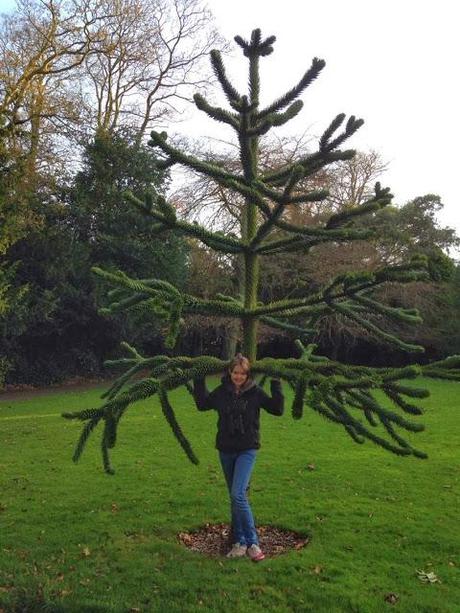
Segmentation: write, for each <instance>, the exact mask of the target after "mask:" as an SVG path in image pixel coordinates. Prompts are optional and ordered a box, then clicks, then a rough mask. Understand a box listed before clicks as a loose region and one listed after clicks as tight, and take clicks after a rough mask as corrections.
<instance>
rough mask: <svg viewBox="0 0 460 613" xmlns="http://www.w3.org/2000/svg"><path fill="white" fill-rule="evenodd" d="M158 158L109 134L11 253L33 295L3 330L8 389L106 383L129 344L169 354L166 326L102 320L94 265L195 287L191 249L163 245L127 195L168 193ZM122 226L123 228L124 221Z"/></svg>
mask: <svg viewBox="0 0 460 613" xmlns="http://www.w3.org/2000/svg"><path fill="white" fill-rule="evenodd" d="M154 162H155V159H154V155H153V152H152V151H151V150H150V149H147V148H146V147H144V146H138V145H137V144H135V143H134V142H133V139H131V141H130V140H129V138H128V137H127V135H113V136H109V135H107V134H104V135H102V136H101V137H98V138H96V140H95V141H94V142H91V143H89V144H88V146H87V148H86V152H85V156H84V160H83V168H82V170H81V171H80V173H79V174H78V175H77V176H76V178H75V180H74V181H73V184H72V185H71V186H68V187H67V188H66V189H64V188H63V190H62V192H61V194H60V198H57V197H56V196H54V197H53V198H51V199H50V200H49V202H47V203H46V206H45V207H43V202H42V201H40V207H43V210H44V216H45V218H44V221H43V225H44V228H46V231H43V230H42V229H41V228H38V229H36V230H35V231H30V232H29V233H28V234H27V236H25V237H24V238H22V239H21V240H18V241H17V242H16V243H15V244H14V245H13V246H11V247H10V249H9V251H8V253H7V256H6V258H5V259H6V262H10V263H11V265H13V263H14V262H18V263H19V264H18V265H17V267H16V274H15V279H14V283H13V284H12V286H13V287H14V288H20V287H27V290H28V291H27V294H26V295H24V296H23V298H22V302H21V305H20V308H15V309H14V310H11V311H10V312H9V313H7V314H6V316H5V318H4V320H3V321H2V322H0V338H1V344H2V347H3V349H4V351H5V355H6V356H7V358H8V362H9V363H10V365H11V368H10V372H9V373H8V377H7V381H14V382H16V383H29V384H30V383H32V384H42V385H43V384H48V383H52V382H55V381H59V380H62V379H63V378H65V377H70V376H75V375H79V376H81V375H84V376H94V375H100V374H101V372H102V361H103V359H105V358H106V357H107V356H108V355H109V354H110V353H111V354H113V353H114V352H115V351H116V348H117V347H118V346H119V344H120V341H121V340H124V339H125V340H128V341H129V342H135V343H137V344H138V346H139V347H140V348H142V349H143V350H144V349H145V350H148V351H158V350H161V349H162V347H163V345H162V342H161V330H160V328H159V326H158V323H157V320H156V319H155V318H153V317H150V318H147V319H146V318H145V315H144V316H143V319H142V323H140V314H138V313H131V315H130V317H129V318H128V319H126V318H123V319H121V318H119V320H112V321H108V320H107V319H105V318H103V317H101V315H99V314H98V310H97V303H98V302H99V300H100V297H101V293H102V292H101V287H100V283H98V280H97V279H96V278H95V277H94V276H93V275H91V272H90V269H91V266H94V265H103V266H105V267H107V268H109V269H113V270H115V269H117V268H118V267H119V266H120V265H123V266H124V267H126V269H127V270H129V272H130V273H131V274H136V275H138V276H140V277H142V276H150V275H151V274H152V273H153V271H155V273H156V274H157V275H159V276H163V277H166V278H168V279H171V280H174V281H173V282H174V283H175V284H176V285H177V286H178V287H182V286H183V285H184V283H185V270H186V258H187V249H186V245H185V244H184V241H183V240H182V239H181V238H180V237H177V236H173V235H171V234H170V233H168V232H166V233H163V234H162V236H161V238H160V237H158V235H157V233H156V231H155V228H154V227H153V226H152V224H151V223H150V222H149V220H148V219H146V217H145V216H142V215H141V214H140V213H139V212H138V211H136V210H134V209H133V208H131V207H127V206H126V204H125V203H124V201H123V200H122V198H121V196H120V191H121V190H122V189H124V188H126V187H129V188H130V189H131V190H132V191H133V193H136V194H138V195H141V194H143V193H144V191H145V190H146V189H147V188H148V189H152V188H155V189H158V190H161V189H162V183H163V181H164V178H163V173H160V172H158V171H157V169H156V167H155V164H154ZM115 219H116V220H117V221H116V223H115Z"/></svg>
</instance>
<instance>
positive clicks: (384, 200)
mask: <svg viewBox="0 0 460 613" xmlns="http://www.w3.org/2000/svg"><path fill="white" fill-rule="evenodd" d="M235 41H236V42H237V44H238V45H239V46H240V47H241V48H242V50H243V53H244V55H245V56H246V57H247V58H248V61H249V95H245V94H240V93H239V92H238V90H237V89H235V87H234V86H233V84H232V83H231V82H230V80H229V79H228V77H227V75H226V72H225V67H224V64H223V61H222V57H221V55H220V53H219V52H218V51H212V52H211V63H212V67H213V69H214V72H215V74H216V76H217V78H218V81H219V83H220V85H221V87H222V89H223V91H224V93H225V96H226V98H227V100H228V102H229V104H230V107H231V109H232V110H231V111H228V110H226V109H224V108H220V107H215V106H212V105H211V104H209V103H208V102H207V101H206V100H205V99H204V98H203V97H202V96H200V95H196V96H195V103H196V105H197V107H198V108H199V109H200V110H201V111H203V112H204V113H206V114H207V115H208V116H209V117H210V118H211V119H214V120H216V121H219V122H223V123H226V124H228V125H230V126H231V127H232V128H233V129H234V130H235V132H236V134H237V137H238V142H239V147H240V162H241V167H242V174H236V173H233V172H229V171H227V170H225V169H224V168H223V167H222V166H220V165H219V164H217V163H212V162H209V161H203V160H200V159H198V158H197V157H195V156H192V155H188V154H186V153H184V152H182V151H180V150H179V149H178V148H176V147H174V146H173V145H171V144H170V143H168V142H167V135H166V134H165V133H158V132H152V134H151V141H150V143H149V144H150V145H151V146H153V147H155V148H157V149H160V150H161V151H162V153H163V155H164V156H165V158H164V159H162V160H159V161H158V167H159V168H163V169H165V168H169V167H171V166H172V165H173V164H182V165H184V166H186V167H188V168H191V169H193V170H194V171H196V172H198V173H201V174H203V175H205V176H206V177H209V178H210V179H212V180H213V181H215V182H216V183H218V184H219V185H221V186H223V187H225V188H227V189H231V190H233V191H235V192H237V193H238V194H240V195H242V196H243V197H244V200H245V206H244V209H243V212H242V216H241V220H240V221H241V228H240V230H241V237H240V238H236V237H234V236H228V235H225V234H223V233H219V232H211V231H209V230H207V229H206V228H204V227H202V226H201V225H199V224H190V223H188V222H186V221H185V220H181V219H178V217H177V215H176V211H175V209H174V207H173V206H172V205H171V204H169V203H168V202H167V201H166V199H165V198H164V197H163V196H161V195H158V194H146V195H145V197H144V199H143V200H142V199H140V198H138V197H136V196H134V195H132V194H127V199H128V201H129V202H130V203H132V204H133V205H134V206H136V207H137V208H138V209H139V210H140V211H141V212H142V213H143V214H146V215H149V216H150V217H151V218H152V223H153V224H154V225H153V227H154V229H155V230H156V231H158V232H161V231H163V230H170V231H172V232H177V233H180V234H182V235H185V236H189V237H194V238H197V239H198V240H200V241H201V242H203V243H204V244H206V245H208V246H209V247H210V248H212V249H214V250H217V251H220V252H223V253H226V254H237V255H238V257H241V258H242V259H243V260H244V267H243V271H244V272H243V280H242V286H243V287H242V289H243V295H242V296H241V299H240V300H237V299H235V298H233V297H231V296H222V295H216V296H215V297H214V298H213V299H211V300H203V299H200V298H196V297H194V296H192V295H189V294H185V293H182V292H180V291H179V290H178V289H177V288H175V287H174V286H172V285H171V284H170V283H168V282H167V281H161V280H158V279H131V278H129V277H128V276H127V275H125V274H124V273H122V272H116V273H114V272H107V271H103V270H101V269H99V268H96V269H94V272H95V273H96V274H98V275H100V276H101V277H103V278H104V279H105V280H106V281H107V282H108V283H109V284H111V285H112V286H114V288H113V289H112V290H111V291H110V292H109V300H110V303H109V305H108V306H107V307H106V308H105V309H104V310H103V312H105V313H106V314H111V313H114V312H121V311H127V310H130V309H137V310H145V311H148V312H150V313H152V312H153V313H154V314H155V315H156V317H158V319H159V320H160V321H162V322H164V323H165V325H166V327H167V337H166V345H167V346H169V347H171V348H172V347H173V346H174V345H175V342H176V340H177V337H178V334H179V332H180V327H181V325H182V323H183V320H182V316H183V314H185V313H201V314H212V315H224V316H227V317H235V318H239V319H240V320H241V321H242V324H243V331H244V339H243V347H244V352H245V353H246V355H248V357H249V358H250V359H251V361H252V363H253V371H254V373H260V374H262V375H263V376H264V377H265V376H273V377H279V378H281V379H282V380H283V381H284V382H285V383H286V384H288V385H289V386H290V387H291V388H292V389H293V391H294V398H293V404H292V415H293V417H294V418H295V419H299V418H301V417H302V415H303V414H304V412H305V409H310V410H312V411H314V412H317V413H318V414H320V415H321V416H323V417H324V418H325V419H327V420H329V421H331V422H333V423H335V424H338V425H340V426H342V427H343V429H344V431H345V432H346V433H347V434H348V435H349V436H350V437H351V438H352V439H353V440H354V441H355V442H357V443H363V442H364V441H365V440H370V441H372V442H374V443H375V444H377V445H379V446H381V447H384V448H386V449H388V450H389V451H391V452H393V453H396V454H398V455H413V456H416V457H425V454H424V453H423V452H421V451H419V450H417V449H416V448H415V447H413V446H412V443H411V442H410V441H409V440H407V439H406V435H405V432H406V431H407V432H409V433H415V432H419V431H421V430H422V429H423V426H422V425H421V424H420V423H418V422H415V421H412V420H410V419H408V418H406V414H407V415H409V416H417V415H419V414H421V413H422V408H421V407H419V406H417V405H416V404H413V400H412V399H414V398H415V399H417V398H424V397H426V396H427V394H428V392H427V391H426V390H422V389H417V388H415V387H412V386H410V385H407V384H405V383H404V379H414V378H416V377H417V376H419V375H420V374H423V375H425V376H427V377H434V378H439V379H453V380H460V356H453V357H450V358H447V359H446V360H442V361H440V362H435V363H433V364H430V365H427V366H421V367H420V366H409V367H405V368H399V369H398V368H384V369H373V368H368V367H364V366H345V365H343V364H340V363H338V362H335V361H333V360H329V359H327V358H325V357H323V356H317V355H315V352H314V351H315V346H314V345H312V344H310V345H307V346H304V345H303V344H302V342H301V341H300V340H298V341H297V347H298V350H299V357H297V358H289V359H274V358H265V359H263V360H257V359H256V349H257V329H258V323H259V322H263V323H264V324H265V325H269V326H271V327H274V328H278V329H283V330H284V331H288V332H289V333H291V334H295V335H296V336H297V337H300V338H302V339H304V338H311V337H312V336H313V334H314V332H315V330H314V328H313V327H311V324H314V323H315V322H316V320H317V319H318V317H319V316H320V315H322V314H324V313H334V312H335V313H338V314H340V315H341V316H343V317H347V318H349V319H352V320H353V321H354V322H355V323H357V324H358V325H360V326H361V327H363V328H365V329H367V330H368V331H369V332H370V333H372V334H373V335H375V336H377V337H378V338H380V339H381V340H382V341H384V342H386V343H390V344H392V345H396V346H398V347H399V348H402V349H405V350H407V351H416V350H419V349H420V348H419V347H417V346H414V345H411V344H409V343H404V342H403V341H401V340H400V339H398V338H397V337H396V336H394V335H392V334H389V333H388V332H386V331H385V330H384V328H383V326H382V322H383V321H386V320H393V321H396V322H400V323H406V324H414V323H417V322H418V321H420V318H419V315H418V313H417V312H416V310H414V309H402V308H401V309H396V308H393V307H389V306H388V305H385V304H383V303H382V302H381V301H380V300H379V298H378V297H377V296H376V295H375V293H374V292H375V290H376V289H378V288H379V287H380V286H381V285H382V284H384V283H388V282H400V283H409V282H411V281H417V280H422V279H426V276H427V273H426V262H425V261H424V260H423V259H420V258H419V259H413V260H412V261H411V262H409V263H407V264H401V265H399V266H392V267H384V268H382V269H380V270H377V271H375V272H372V273H347V274H343V275H339V276H337V277H336V278H334V279H332V280H331V281H330V282H329V283H327V284H326V285H325V286H324V287H322V288H320V289H319V290H316V291H315V292H314V293H311V294H309V295H305V296H301V297H298V298H295V299H285V300H280V301H275V302H271V303H269V304H262V303H260V302H259V300H258V296H259V260H260V257H262V256H264V255H267V254H273V253H278V252H286V251H292V250H303V251H307V250H308V249H309V248H311V247H312V246H313V245H316V244H318V243H321V242H327V241H329V242H330V241H333V242H335V243H339V242H343V241H352V240H362V239H364V238H367V237H368V236H369V231H367V230H361V229H356V228H353V227H352V224H353V222H354V221H355V220H356V219H358V218H359V217H361V216H363V215H368V214H370V213H372V212H374V211H377V210H379V209H381V208H382V207H385V206H387V205H388V204H389V203H390V202H391V198H392V195H391V194H390V192H389V189H388V188H385V189H382V187H381V186H380V184H378V183H377V184H376V187H375V195H374V196H373V197H372V198H371V199H370V200H368V201H367V202H365V203H364V204H362V205H355V206H351V207H349V208H347V209H346V210H343V211H340V212H339V213H336V214H333V215H331V216H330V218H329V219H328V220H326V221H325V222H324V223H323V226H322V227H319V228H311V227H302V226H297V225H295V224H292V223H290V222H289V221H287V220H286V219H283V216H284V215H285V213H286V211H287V210H288V208H289V207H292V206H296V205H299V204H301V203H305V202H315V201H321V200H323V199H324V198H326V197H327V192H326V191H324V190H318V191H311V192H306V193H299V190H298V185H299V184H300V181H301V180H303V179H305V178H309V177H312V176H314V175H315V174H316V173H317V172H318V171H319V170H321V169H323V168H325V167H327V166H328V165H329V164H332V163H335V162H339V161H343V160H349V159H351V158H352V157H353V155H354V151H353V150H343V151H342V150H339V149H338V148H339V147H340V146H342V144H343V143H344V142H345V141H346V140H347V139H348V138H350V137H351V136H352V135H353V134H354V133H355V132H356V130H358V129H359V128H360V126H361V125H362V123H363V121H362V119H357V118H356V117H355V116H353V115H352V116H350V117H349V118H348V120H347V121H346V122H345V115H344V114H342V113H341V114H339V115H337V116H336V117H335V118H334V119H333V120H332V122H331V123H330V125H329V126H328V127H327V128H326V130H325V131H324V133H323V135H322V136H321V138H320V139H319V143H318V150H317V151H315V152H314V153H312V154H310V155H307V156H304V157H302V158H300V159H298V160H296V161H294V162H293V163H292V164H287V165H285V166H283V167H282V168H279V169H275V170H272V171H270V172H266V173H262V172H260V170H259V167H258V150H259V138H260V136H261V135H262V134H265V133H267V132H268V131H269V130H270V129H271V128H274V127H278V126H281V125H283V124H284V123H286V122H287V121H289V120H290V119H292V118H293V117H294V116H295V115H297V114H298V113H299V112H300V110H301V108H302V102H301V101H300V100H298V97H299V96H300V94H301V93H302V92H303V91H304V90H305V89H306V88H307V87H308V86H309V85H311V83H313V82H314V80H315V79H316V78H317V76H318V75H319V73H320V72H321V70H322V69H323V68H324V65H325V64H324V61H323V60H319V59H317V58H314V60H313V62H312V65H311V67H310V68H309V69H308V70H307V72H306V73H305V74H304V76H303V77H302V78H301V79H300V81H299V82H298V83H297V84H296V85H295V86H294V87H293V88H292V89H290V90H289V91H288V92H287V93H286V94H284V95H283V96H281V97H280V98H279V99H277V100H275V101H274V102H273V103H271V104H269V105H268V106H267V107H265V108H264V109H262V110H260V109H259V96H260V77H259V63H260V59H261V58H262V57H265V56H268V55H270V54H271V53H272V51H273V47H272V45H273V43H274V42H275V37H274V36H271V37H268V38H266V39H263V38H262V35H261V32H260V30H254V31H253V32H252V35H251V38H250V40H249V41H246V40H244V39H243V38H241V37H240V36H237V37H236V38H235ZM343 125H344V127H343V128H342V126H343ZM340 130H342V131H340ZM261 217H262V219H263V221H262V222H260V218H261ZM280 230H281V231H282V232H284V233H287V236H286V234H284V235H283V234H281V236H280ZM274 232H277V234H276V237H275V238H273V237H271V235H272V234H273V233H274ZM293 317H296V318H299V322H300V323H297V322H296V323H291V322H290V321H289V320H290V319H291V318H293ZM124 349H125V351H126V352H127V354H128V355H127V357H125V358H122V359H119V360H112V361H111V362H110V363H107V365H110V366H116V367H118V368H123V369H124V372H123V373H122V374H121V375H120V376H119V377H118V379H117V380H116V381H115V382H114V383H113V384H112V386H111V387H110V389H108V390H107V392H106V393H105V394H104V395H103V399H104V404H103V405H102V406H101V407H99V408H90V409H87V410H84V411H79V412H75V413H65V414H64V416H65V417H66V418H68V419H74V420H79V421H84V422H86V423H85V426H84V428H83V431H82V432H81V435H80V438H79V440H78V443H77V446H76V449H75V453H74V460H75V461H77V460H78V459H79V458H80V456H81V453H82V451H83V449H84V447H85V444H86V442H87V440H88V438H89V436H90V435H91V433H92V432H93V431H94V430H95V428H96V427H97V426H98V424H99V423H100V422H103V432H102V439H101V453H102V459H103V465H104V468H105V470H106V471H107V472H108V473H110V474H112V473H113V468H112V466H111V463H110V455H109V454H110V450H111V449H112V448H113V447H114V446H115V444H116V440H117V430H118V426H119V423H120V421H121V419H122V417H123V415H124V414H125V413H126V411H127V410H128V408H129V407H130V406H131V405H132V404H133V403H135V402H138V401H143V400H147V399H150V398H152V397H154V396H155V395H156V394H157V395H158V397H159V402H160V406H161V410H162V412H163V415H164V417H165V419H166V420H167V422H168V424H169V426H170V428H171V430H172V432H173V434H174V436H175V437H176V439H177V441H178V443H179V445H180V446H181V447H182V449H183V451H184V452H185V454H186V455H187V457H188V458H189V459H190V460H191V461H192V462H195V463H196V462H197V459H196V456H195V455H194V452H193V450H192V448H191V445H190V443H189V441H188V440H187V438H186V436H185V434H184V433H183V431H182V429H181V427H180V425H179V423H178V420H177V417H176V415H175V413H174V410H173V407H172V406H171V403H170V399H169V395H168V394H169V392H170V391H171V390H173V389H176V388H177V387H180V386H185V387H186V388H187V389H189V387H190V382H191V381H193V380H194V379H196V378H203V377H206V376H210V375H215V374H217V373H219V372H222V370H224V369H225V368H227V366H228V363H226V362H224V361H222V360H218V359H216V358H213V357H210V356H201V357H197V358H190V357H186V356H179V357H171V356H166V355H161V356H155V357H144V356H142V355H141V354H139V352H137V351H136V349H135V348H134V347H131V346H130V345H128V344H124ZM143 372H147V373H148V374H147V376H146V377H145V378H143V379H142V380H140V381H136V377H138V376H139V374H140V373H143ZM152 408H153V405H152Z"/></svg>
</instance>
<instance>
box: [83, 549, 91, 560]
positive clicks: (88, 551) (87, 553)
mask: <svg viewBox="0 0 460 613" xmlns="http://www.w3.org/2000/svg"><path fill="white" fill-rule="evenodd" d="M81 553H82V555H83V556H84V557H85V558H87V557H88V556H90V555H91V551H90V549H89V547H83V549H82V550H81Z"/></svg>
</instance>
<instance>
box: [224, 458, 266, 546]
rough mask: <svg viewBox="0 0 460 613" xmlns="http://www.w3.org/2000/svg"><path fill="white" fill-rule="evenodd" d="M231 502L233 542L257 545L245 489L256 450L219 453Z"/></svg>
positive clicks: (257, 541) (257, 540) (254, 527)
mask: <svg viewBox="0 0 460 613" xmlns="http://www.w3.org/2000/svg"><path fill="white" fill-rule="evenodd" d="M219 457H220V463H221V464H222V469H223V471H224V475H225V480H226V482H227V487H228V491H229V494H230V501H231V512H232V524H233V535H234V540H235V542H238V543H241V544H243V545H247V546H248V547H249V546H250V545H254V544H255V545H258V544H259V539H258V538H257V531H256V526H255V524H254V517H253V515H252V511H251V507H250V506H249V502H248V499H247V497H246V489H247V487H248V484H249V479H250V478H251V473H252V469H253V468H254V463H255V461H256V449H246V450H245V451H234V452H231V453H227V452H224V451H219Z"/></svg>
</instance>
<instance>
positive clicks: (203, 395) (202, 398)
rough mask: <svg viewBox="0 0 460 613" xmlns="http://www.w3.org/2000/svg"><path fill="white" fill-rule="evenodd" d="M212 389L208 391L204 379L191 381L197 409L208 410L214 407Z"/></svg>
mask: <svg viewBox="0 0 460 613" xmlns="http://www.w3.org/2000/svg"><path fill="white" fill-rule="evenodd" d="M214 392H215V390H214V391H212V392H211V393H209V392H208V390H207V388H206V381H205V380H204V378H203V379H195V380H194V381H193V398H194V399H195V403H196V406H197V409H198V410H199V411H210V410H211V409H214V408H215V407H214V404H213V396H214Z"/></svg>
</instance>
